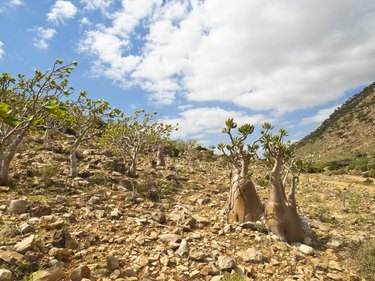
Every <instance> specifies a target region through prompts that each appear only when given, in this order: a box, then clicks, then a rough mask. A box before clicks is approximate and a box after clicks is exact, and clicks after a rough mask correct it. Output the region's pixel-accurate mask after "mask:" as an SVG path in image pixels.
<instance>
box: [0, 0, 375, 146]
mask: <svg viewBox="0 0 375 281" xmlns="http://www.w3.org/2000/svg"><path fill="white" fill-rule="evenodd" d="M56 58H60V59H63V60H64V61H65V62H71V61H74V60H76V61H78V63H79V66H78V68H77V69H76V70H75V72H74V73H73V75H72V79H71V84H72V86H74V87H75V89H76V90H77V92H78V91H79V90H87V91H88V92H89V94H90V96H91V97H93V98H102V99H105V100H108V101H109V102H110V103H111V104H112V105H113V106H115V107H119V108H121V109H122V110H124V111H125V112H126V113H130V112H132V111H134V110H135V109H141V108H142V109H146V110H147V111H157V112H158V113H159V115H160V118H161V120H164V121H165V122H170V123H177V122H178V123H179V124H180V126H179V127H180V129H179V131H177V133H176V135H175V137H179V138H185V139H188V138H197V139H199V140H200V141H201V142H202V144H203V145H210V144H216V143H217V142H219V141H223V140H225V139H223V136H221V134H220V128H221V127H222V126H223V123H224V120H225V119H226V118H228V117H234V118H235V120H238V122H239V123H244V122H251V123H253V124H255V125H260V124H261V123H262V122H263V121H272V122H273V123H274V124H275V125H276V126H281V127H284V128H286V129H287V130H289V131H290V138H291V139H292V140H298V139H300V138H302V137H303V136H305V135H306V134H308V133H309V132H311V131H312V130H313V129H314V128H316V127H317V126H318V125H319V124H320V122H322V121H323V120H324V119H325V118H327V117H328V116H329V115H330V113H332V111H333V110H334V109H335V108H336V107H337V106H339V105H341V104H342V103H343V102H344V101H345V100H346V99H347V98H349V97H350V96H351V95H353V94H355V93H357V92H359V91H360V90H361V89H362V88H363V87H364V86H366V85H368V84H370V83H372V82H374V80H375V79H374V69H375V1H373V0H363V1H361V4H360V5H358V2H357V1H355V0H332V1H323V0H315V1H310V0H301V1H292V0H277V1H276V0H274V1H267V2H266V3H265V2H264V1H255V0H241V1H239V0H238V1H224V0H205V1H202V0H195V1H194V0H192V1H181V0H178V1H177V0H174V1H165V0H164V1H159V0H136V1H134V0H133V1H130V0H122V1H120V0H74V1H73V0H72V1H65V0H28V1H26V0H0V71H1V72H4V71H6V72H9V73H11V74H13V75H16V74H18V73H25V74H31V73H32V71H33V69H35V68H37V69H40V70H44V69H47V68H49V67H50V66H51V65H52V63H53V62H54V60H55V59H56Z"/></svg>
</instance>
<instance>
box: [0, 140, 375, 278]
mask: <svg viewBox="0 0 375 281" xmlns="http://www.w3.org/2000/svg"><path fill="white" fill-rule="evenodd" d="M67 157H68V155H67V154H66V153H65V152H64V143H62V142H54V143H53V145H52V146H51V147H50V148H48V147H44V145H43V143H42V142H40V140H38V139H36V140H33V139H28V140H27V142H25V144H24V145H23V146H22V147H21V149H20V151H19V152H18V153H17V155H16V157H15V162H14V163H13V166H12V173H11V176H12V178H13V179H16V182H15V185H14V186H13V188H7V187H1V189H0V218H1V219H0V238H1V239H0V272H1V271H2V274H4V272H5V271H6V270H10V271H11V272H12V275H13V278H14V279H4V280H60V279H63V280H73V281H74V280H98V281H99V280H108V281H109V280H227V281H230V280H293V279H294V280H326V279H327V278H328V279H329V280H360V278H361V277H360V276H361V275H362V274H364V271H363V270H365V269H362V267H359V266H358V261H359V260H360V258H358V257H357V256H356V255H353V253H355V250H353V249H355V248H358V246H359V245H364V244H362V243H363V242H364V241H366V240H367V239H371V238H374V233H373V227H374V220H373V215H374V214H375V209H374V206H375V205H374V198H375V197H374V196H375V194H374V188H373V187H374V185H373V184H372V183H370V182H368V181H364V179H363V178H360V177H353V176H346V175H345V176H342V175H338V176H327V175H321V174H315V175H310V176H309V177H310V178H308V175H304V176H303V177H302V178H301V181H300V184H299V185H298V188H297V201H298V205H299V209H300V211H301V212H302V213H303V214H304V215H305V216H306V217H307V218H308V219H309V221H310V224H311V227H312V229H313V231H314V232H315V234H316V237H317V239H316V241H315V242H314V243H313V245H312V247H309V246H307V245H303V244H302V246H301V247H299V246H298V245H296V246H291V245H289V244H286V243H284V242H281V241H279V240H278V238H277V237H276V236H275V235H272V233H270V232H269V231H268V230H267V228H265V226H264V224H263V223H256V224H252V223H245V224H242V225H241V224H227V223H226V221H225V215H224V210H225V208H226V206H227V200H228V191H229V179H228V170H227V169H225V168H224V166H223V164H222V163H221V162H220V161H219V160H216V161H212V160H214V159H211V161H207V160H205V159H201V160H199V159H189V158H186V157H173V158H172V157H168V158H167V159H166V162H167V165H166V167H164V168H157V169H152V168H150V167H149V166H148V165H146V164H142V165H140V166H139V169H138V172H139V177H138V178H136V179H131V178H128V177H126V176H124V175H123V174H122V173H120V172H121V162H118V159H117V158H116V157H114V156H113V155H111V154H110V153H108V151H103V150H102V149H101V148H100V147H98V146H97V147H96V146H95V145H94V144H90V145H89V146H87V147H84V148H83V149H82V153H81V154H80V155H79V159H80V161H79V171H80V173H79V177H76V178H69V177H68V176H67V175H68V165H67ZM143 163H145V162H144V161H143ZM263 176H264V175H263ZM263 176H262V175H260V174H257V175H256V177H255V178H254V179H255V182H256V188H257V190H258V191H259V194H260V196H261V198H262V199H265V198H267V197H268V196H269V195H268V194H269V191H268V188H267V184H262V182H263V181H262V180H261V179H262V178H263V179H264V177H263ZM348 187H350V190H348ZM14 200H16V201H14ZM19 200H20V201H19ZM15 202H18V203H17V208H15V207H16V206H15V205H16V204H15ZM11 205H12V207H11ZM338 206H339V207H338ZM21 209H22V210H21ZM359 257H361V256H359ZM8 272H9V271H8ZM235 272H237V273H235ZM230 273H231V274H232V275H231V276H229V274H230ZM46 275H47V276H49V278H50V279H43V278H42V276H46ZM243 275H245V276H248V277H249V279H246V278H245V277H243ZM31 276H32V278H31ZM84 277H86V278H88V279H84ZM45 278H46V277H45ZM2 280H3V279H2ZM362 280H363V279H362ZM369 280H370V279H369Z"/></svg>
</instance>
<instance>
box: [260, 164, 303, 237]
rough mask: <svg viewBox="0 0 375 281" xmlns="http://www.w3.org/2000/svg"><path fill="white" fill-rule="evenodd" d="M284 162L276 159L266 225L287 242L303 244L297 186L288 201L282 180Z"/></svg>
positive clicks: (266, 210) (267, 205)
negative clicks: (296, 197) (296, 198)
mask: <svg viewBox="0 0 375 281" xmlns="http://www.w3.org/2000/svg"><path fill="white" fill-rule="evenodd" d="M281 168H282V160H281V159H276V161H275V164H274V167H273V169H272V173H271V179H270V184H271V190H270V197H269V200H268V202H267V204H266V208H265V215H266V224H267V226H268V227H269V229H270V230H271V231H272V232H273V233H274V234H276V235H277V236H279V238H280V239H281V240H282V241H285V242H301V241H302V240H303V230H302V225H301V221H300V218H299V216H298V213H297V207H296V203H295V194H294V193H295V191H294V190H295V184H296V181H295V180H294V179H293V186H292V189H291V192H290V194H289V198H288V199H289V200H287V199H286V195H285V192H284V187H283V183H282V180H281Z"/></svg>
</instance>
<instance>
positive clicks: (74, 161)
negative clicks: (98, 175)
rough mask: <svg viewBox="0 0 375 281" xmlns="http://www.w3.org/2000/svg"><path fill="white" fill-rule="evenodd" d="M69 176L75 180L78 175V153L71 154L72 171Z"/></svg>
mask: <svg viewBox="0 0 375 281" xmlns="http://www.w3.org/2000/svg"><path fill="white" fill-rule="evenodd" d="M69 174H70V176H71V177H73V178H75V177H76V176H77V175H78V172H77V152H76V151H75V150H73V151H72V152H71V153H70V171H69Z"/></svg>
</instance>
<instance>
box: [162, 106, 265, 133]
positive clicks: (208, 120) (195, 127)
mask: <svg viewBox="0 0 375 281" xmlns="http://www.w3.org/2000/svg"><path fill="white" fill-rule="evenodd" d="M179 115H180V116H179V117H178V118H173V119H166V120H163V121H164V122H166V123H168V124H173V125H176V124H178V131H176V132H174V133H173V136H174V137H186V136H193V135H195V136H197V135H206V134H207V133H220V132H221V128H223V127H224V122H225V120H227V119H228V118H234V120H235V121H236V122H237V123H238V124H244V123H251V124H254V125H256V124H260V123H261V122H263V121H266V119H267V118H266V117H265V116H264V115H262V114H256V115H248V114H246V113H245V112H240V111H231V110H225V109H222V108H220V107H200V108H194V109H188V110H186V111H182V112H180V114H179Z"/></svg>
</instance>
